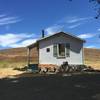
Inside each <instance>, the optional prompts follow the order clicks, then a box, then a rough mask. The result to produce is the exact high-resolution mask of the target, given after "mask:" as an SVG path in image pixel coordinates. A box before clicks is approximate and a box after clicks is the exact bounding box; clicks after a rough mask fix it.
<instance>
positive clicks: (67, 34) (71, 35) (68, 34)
mask: <svg viewBox="0 0 100 100" xmlns="http://www.w3.org/2000/svg"><path fill="white" fill-rule="evenodd" d="M58 34H64V35H66V36H70V37H72V38H75V39H77V40H80V41H82V42H86V41H85V40H83V39H81V38H79V37H77V36H75V35H73V34H70V33H65V32H58V33H55V34H52V35H49V36H45V37H44V38H41V39H38V40H37V41H36V42H35V43H33V44H31V45H29V46H27V47H28V48H32V47H34V45H36V44H37V43H38V42H40V41H42V40H45V39H48V38H50V37H53V36H56V35H58Z"/></svg>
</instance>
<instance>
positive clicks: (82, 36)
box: [78, 33, 96, 39]
mask: <svg viewBox="0 0 100 100" xmlns="http://www.w3.org/2000/svg"><path fill="white" fill-rule="evenodd" d="M95 35H96V34H92V33H91V34H90V33H87V34H81V35H78V37H79V38H83V39H87V38H93V37H94V36H95Z"/></svg>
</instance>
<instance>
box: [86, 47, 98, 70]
mask: <svg viewBox="0 0 100 100" xmlns="http://www.w3.org/2000/svg"><path fill="white" fill-rule="evenodd" d="M84 58H85V64H86V65H89V66H92V67H93V68H95V69H100V49H89V48H88V49H87V48H85V49H84Z"/></svg>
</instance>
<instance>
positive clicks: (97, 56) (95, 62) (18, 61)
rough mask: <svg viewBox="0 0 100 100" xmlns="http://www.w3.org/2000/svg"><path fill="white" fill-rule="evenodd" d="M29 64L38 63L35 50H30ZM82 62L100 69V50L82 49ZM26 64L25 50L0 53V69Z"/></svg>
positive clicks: (19, 49) (9, 50) (10, 50)
mask: <svg viewBox="0 0 100 100" xmlns="http://www.w3.org/2000/svg"><path fill="white" fill-rule="evenodd" d="M30 55H31V62H32V63H38V53H37V48H33V49H32V50H31V54H30ZM84 59H85V60H84V62H85V64H87V65H90V66H92V67H94V68H99V69H100V49H89V48H84ZM26 64H27V48H12V49H6V50H1V51H0V67H1V66H2V67H5V66H6V67H7V66H10V67H15V65H16V66H18V67H19V66H24V65H26Z"/></svg>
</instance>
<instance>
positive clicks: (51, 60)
mask: <svg viewBox="0 0 100 100" xmlns="http://www.w3.org/2000/svg"><path fill="white" fill-rule="evenodd" d="M84 42H85V40H83V39H80V38H78V37H76V36H74V35H71V34H69V33H64V32H59V33H56V34H53V35H50V36H45V37H42V38H41V39H39V40H37V41H36V43H34V44H31V45H29V46H28V47H27V48H28V58H29V57H30V50H31V49H32V48H34V47H37V52H38V64H39V65H61V64H62V63H63V62H65V61H67V62H68V63H69V64H76V65H82V64H84V54H83V43H84ZM29 60H30V58H29V59H28V63H29V62H30V61H29Z"/></svg>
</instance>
